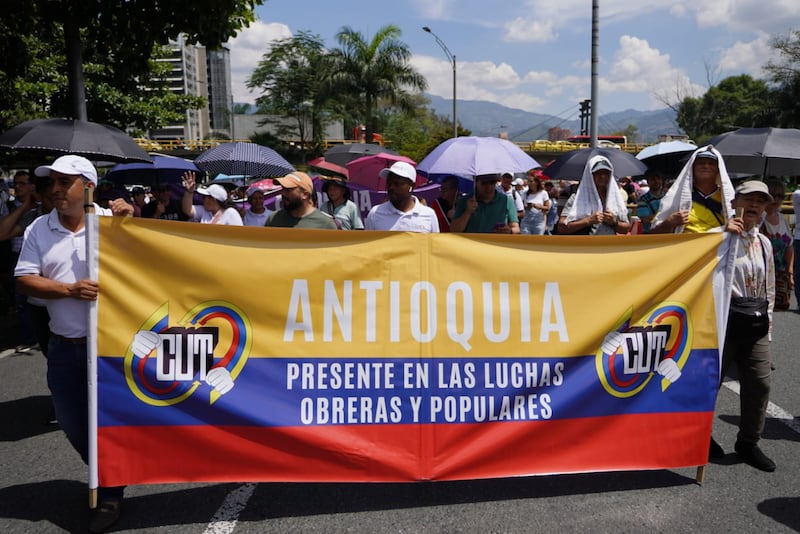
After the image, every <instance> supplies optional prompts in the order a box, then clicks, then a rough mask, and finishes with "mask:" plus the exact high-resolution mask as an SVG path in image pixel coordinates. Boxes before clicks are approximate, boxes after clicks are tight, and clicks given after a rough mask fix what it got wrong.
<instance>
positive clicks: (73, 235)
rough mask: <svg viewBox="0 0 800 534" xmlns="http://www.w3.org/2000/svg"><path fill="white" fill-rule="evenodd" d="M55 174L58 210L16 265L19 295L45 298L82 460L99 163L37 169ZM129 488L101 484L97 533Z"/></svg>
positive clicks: (33, 231)
mask: <svg viewBox="0 0 800 534" xmlns="http://www.w3.org/2000/svg"><path fill="white" fill-rule="evenodd" d="M36 176H40V177H44V176H49V177H50V187H51V195H52V201H53V208H54V209H53V210H52V211H51V212H50V213H49V214H47V215H43V216H41V217H39V218H38V219H36V220H35V221H34V222H33V223H32V224H31V225H30V226H29V227H28V228H27V229H26V230H25V241H24V243H23V245H22V251H21V252H20V256H19V261H18V262H17V267H16V269H15V270H14V276H15V277H16V279H17V288H18V290H19V291H20V293H23V294H25V295H28V296H32V297H38V298H41V299H44V302H45V303H46V305H47V311H48V312H49V314H50V331H51V333H52V335H51V337H50V344H49V350H48V353H47V385H48V387H49V388H50V392H51V393H52V395H53V405H54V406H55V410H56V417H57V418H58V422H59V424H60V425H61V428H62V429H63V430H64V433H65V434H66V435H67V439H69V441H70V443H71V444H72V446H73V447H74V448H75V450H76V451H78V453H79V454H80V455H81V458H82V459H83V461H84V462H86V461H87V458H88V447H89V445H88V438H89V417H88V413H89V409H88V382H87V372H86V369H87V363H86V358H87V353H86V336H87V334H88V327H89V325H88V319H89V303H90V302H91V301H93V300H96V299H97V293H98V290H99V288H98V285H97V281H95V280H91V279H90V278H89V269H88V265H87V262H86V245H85V240H86V232H85V212H84V205H83V203H84V190H85V188H90V189H93V188H94V187H95V186H96V185H97V171H96V170H95V168H94V165H92V163H91V162H90V161H89V160H87V159H86V158H83V157H80V156H73V155H68V156H61V157H60V158H58V159H57V160H55V161H54V162H53V164H52V165H43V166H41V167H37V168H36ZM93 207H94V211H95V213H98V214H100V215H127V216H131V215H133V206H131V205H130V204H128V203H127V202H125V201H124V200H122V199H116V200H113V201H112V202H111V204H110V209H106V208H101V207H100V206H98V205H97V204H94V205H93ZM123 489H124V488H102V487H101V488H100V489H99V498H100V506H99V507H98V508H97V509H96V510H95V511H94V513H93V514H92V517H91V519H90V523H89V530H90V531H92V532H96V531H101V530H104V529H105V528H108V526H110V525H111V524H112V523H114V522H115V521H116V520H117V518H118V517H119V511H120V505H121V502H122V491H123Z"/></svg>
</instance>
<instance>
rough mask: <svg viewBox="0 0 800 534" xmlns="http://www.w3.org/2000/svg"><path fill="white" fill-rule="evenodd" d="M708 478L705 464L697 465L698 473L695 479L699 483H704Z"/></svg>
mask: <svg viewBox="0 0 800 534" xmlns="http://www.w3.org/2000/svg"><path fill="white" fill-rule="evenodd" d="M705 478H706V466H705V465H698V466H697V474H696V475H695V477H694V479H695V481H696V482H697V484H698V485H700V486H702V485H703V480H705Z"/></svg>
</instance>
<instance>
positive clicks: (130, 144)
mask: <svg viewBox="0 0 800 534" xmlns="http://www.w3.org/2000/svg"><path fill="white" fill-rule="evenodd" d="M0 146H3V147H6V148H11V149H14V150H23V151H31V152H37V153H42V154H48V155H63V154H76V155H78V156H84V157H86V158H89V159H91V160H94V161H98V160H101V161H120V162H125V161H144V162H148V163H149V162H150V161H152V160H151V159H150V156H148V155H147V152H145V151H144V149H142V147H140V146H139V145H138V144H136V141H134V140H133V139H132V138H131V137H130V136H129V135H128V134H126V133H125V132H123V131H122V130H120V129H117V128H114V127H113V126H108V125H106V124H98V123H96V122H88V121H81V120H73V119H33V120H30V121H26V122H23V123H22V124H18V125H16V126H14V127H13V128H11V129H10V130H7V131H6V132H4V133H3V134H2V135H0Z"/></svg>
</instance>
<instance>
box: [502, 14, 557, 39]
mask: <svg viewBox="0 0 800 534" xmlns="http://www.w3.org/2000/svg"><path fill="white" fill-rule="evenodd" d="M505 29H506V34H505V36H504V37H503V40H504V41H508V42H527V43H546V42H549V41H555V40H556V39H557V38H558V33H557V32H556V31H555V30H554V28H553V23H552V22H551V21H547V20H545V21H540V20H531V19H525V18H522V17H517V18H515V19H514V20H512V21H510V22H506V24H505Z"/></svg>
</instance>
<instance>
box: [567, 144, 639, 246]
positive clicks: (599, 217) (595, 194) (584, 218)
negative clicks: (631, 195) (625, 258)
mask: <svg viewBox="0 0 800 534" xmlns="http://www.w3.org/2000/svg"><path fill="white" fill-rule="evenodd" d="M630 227H631V225H630V223H629V222H628V207H627V206H626V204H625V200H624V199H623V198H622V193H621V192H620V188H619V187H618V186H617V181H616V179H615V178H614V167H613V165H611V161H609V160H608V158H606V157H605V156H593V157H591V158H589V160H587V162H586V165H585V167H584V169H583V177H582V178H581V182H580V184H579V185H578V190H577V191H576V192H575V194H574V195H572V196H571V197H570V198H569V200H567V203H566V205H565V206H564V210H563V211H562V212H561V218H560V220H559V223H558V233H559V234H571V235H615V234H618V233H619V234H626V233H628V230H630Z"/></svg>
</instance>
